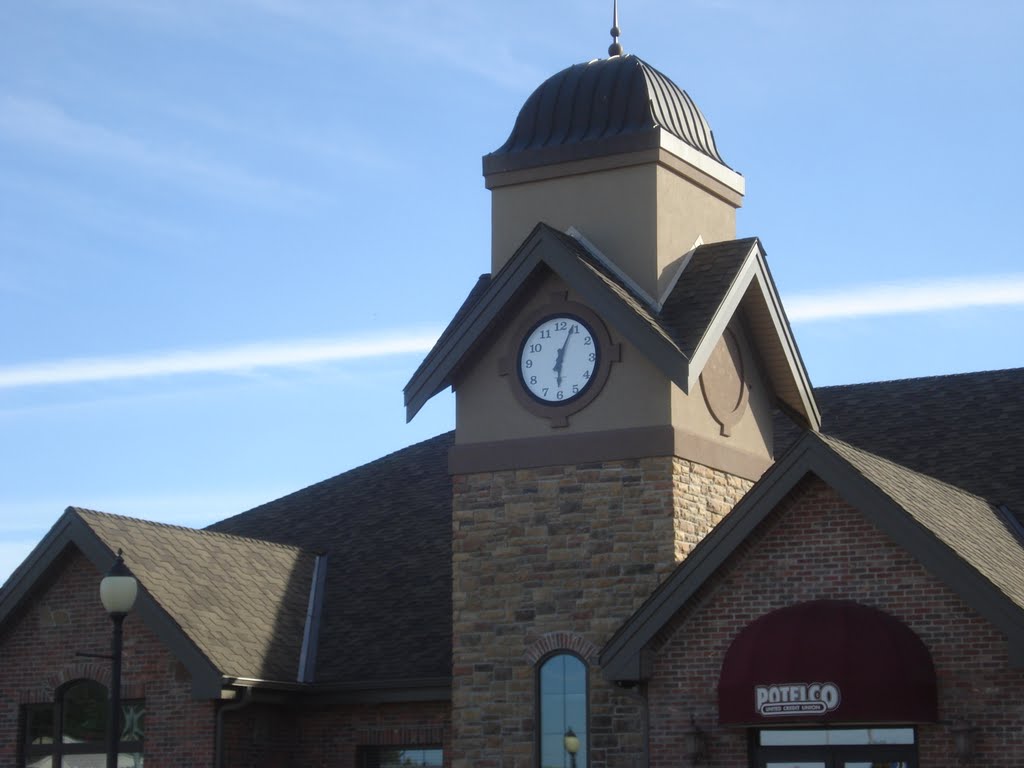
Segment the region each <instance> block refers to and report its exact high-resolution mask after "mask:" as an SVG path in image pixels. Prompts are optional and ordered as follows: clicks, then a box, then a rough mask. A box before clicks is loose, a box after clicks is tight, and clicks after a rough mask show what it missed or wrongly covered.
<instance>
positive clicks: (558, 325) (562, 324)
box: [555, 320, 569, 331]
mask: <svg viewBox="0 0 1024 768" xmlns="http://www.w3.org/2000/svg"><path fill="white" fill-rule="evenodd" d="M568 327H569V322H568V321H567V320H558V321H556V322H555V330H556V331H564V330H565V329H566V328H568Z"/></svg>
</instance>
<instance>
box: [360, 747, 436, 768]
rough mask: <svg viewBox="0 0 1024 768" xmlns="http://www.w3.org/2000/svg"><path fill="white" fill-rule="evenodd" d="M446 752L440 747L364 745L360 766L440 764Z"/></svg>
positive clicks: (389, 767) (385, 767) (395, 767)
mask: <svg viewBox="0 0 1024 768" xmlns="http://www.w3.org/2000/svg"><path fill="white" fill-rule="evenodd" d="M443 762H444V752H443V751H442V750H441V748H440V747H426V748H423V747H362V748H361V749H360V750H359V768H408V766H440V765H442V764H443Z"/></svg>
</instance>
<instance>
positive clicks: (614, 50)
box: [608, 0, 622, 56]
mask: <svg viewBox="0 0 1024 768" xmlns="http://www.w3.org/2000/svg"><path fill="white" fill-rule="evenodd" d="M620 34H622V33H621V32H620V31H619V0H612V44H611V45H609V46H608V55H609V56H621V55H622V43H620V42H619V35H620Z"/></svg>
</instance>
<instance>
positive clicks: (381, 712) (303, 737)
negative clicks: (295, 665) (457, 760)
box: [294, 700, 451, 768]
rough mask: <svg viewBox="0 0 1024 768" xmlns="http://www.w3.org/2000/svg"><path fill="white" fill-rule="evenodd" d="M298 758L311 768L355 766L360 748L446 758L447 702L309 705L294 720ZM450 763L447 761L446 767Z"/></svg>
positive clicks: (448, 751)
mask: <svg viewBox="0 0 1024 768" xmlns="http://www.w3.org/2000/svg"><path fill="white" fill-rule="evenodd" d="M297 735H298V743H299V749H298V753H297V757H298V760H296V762H295V763H294V765H301V766H313V767H314V768H327V766H330V768H357V766H358V763H357V762H356V757H357V753H358V749H359V747H365V746H393V747H421V748H426V747H436V746H441V747H442V748H443V749H444V751H445V757H446V759H447V758H448V756H449V753H450V749H451V744H450V736H451V729H450V728H449V705H448V703H447V702H426V703H421V704H378V705H373V706H366V705H364V706H326V707H325V706H318V705H317V704H316V703H315V700H313V701H310V702H309V703H308V704H307V705H306V706H305V707H304V708H303V710H302V711H301V713H300V714H299V718H298V726H297ZM446 765H450V763H446Z"/></svg>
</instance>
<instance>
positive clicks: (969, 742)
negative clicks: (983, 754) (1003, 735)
mask: <svg viewBox="0 0 1024 768" xmlns="http://www.w3.org/2000/svg"><path fill="white" fill-rule="evenodd" d="M977 731H978V729H977V728H974V727H973V726H971V725H970V724H968V723H967V722H965V721H963V720H958V721H956V722H954V723H953V725H951V726H950V728H949V732H950V733H951V734H953V753H954V754H955V755H956V757H957V760H959V761H960V762H961V763H969V762H970V761H971V760H973V759H974V748H975V743H974V741H975V737H974V734H975V733H977Z"/></svg>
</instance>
